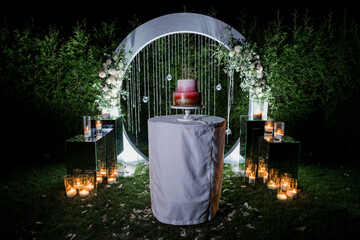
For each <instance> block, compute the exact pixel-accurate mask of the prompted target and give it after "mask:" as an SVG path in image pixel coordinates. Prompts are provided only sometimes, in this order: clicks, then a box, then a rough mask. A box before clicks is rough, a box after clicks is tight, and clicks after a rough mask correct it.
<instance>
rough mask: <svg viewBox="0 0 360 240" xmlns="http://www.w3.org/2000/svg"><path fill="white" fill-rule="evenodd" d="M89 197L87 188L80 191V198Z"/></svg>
mask: <svg viewBox="0 0 360 240" xmlns="http://www.w3.org/2000/svg"><path fill="white" fill-rule="evenodd" d="M88 195H89V191H88V190H86V189H85V188H84V189H82V190H80V191H79V196H80V197H87V196H88Z"/></svg>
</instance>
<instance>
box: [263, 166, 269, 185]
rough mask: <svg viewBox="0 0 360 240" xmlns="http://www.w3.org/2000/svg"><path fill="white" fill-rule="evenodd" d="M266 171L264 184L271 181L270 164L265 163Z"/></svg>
mask: <svg viewBox="0 0 360 240" xmlns="http://www.w3.org/2000/svg"><path fill="white" fill-rule="evenodd" d="M264 168H265V171H264V176H263V183H267V182H268V180H269V167H268V164H267V163H265V167H264Z"/></svg>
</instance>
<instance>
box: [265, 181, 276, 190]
mask: <svg viewBox="0 0 360 240" xmlns="http://www.w3.org/2000/svg"><path fill="white" fill-rule="evenodd" d="M267 187H268V189H271V190H275V189H277V188H278V185H277V184H276V183H274V182H273V181H270V182H269V183H268V185H267Z"/></svg>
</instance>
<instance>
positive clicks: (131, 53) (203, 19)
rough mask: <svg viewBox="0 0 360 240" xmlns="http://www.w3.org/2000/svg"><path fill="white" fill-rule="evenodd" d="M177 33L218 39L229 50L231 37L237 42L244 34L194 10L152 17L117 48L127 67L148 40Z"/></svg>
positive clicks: (241, 39)
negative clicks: (120, 51) (124, 54)
mask: <svg viewBox="0 0 360 240" xmlns="http://www.w3.org/2000/svg"><path fill="white" fill-rule="evenodd" d="M176 33H195V34H199V35H204V36H206V37H209V38H211V39H214V40H216V41H218V42H219V43H221V44H223V45H224V46H225V47H227V48H228V49H230V48H231V46H229V40H230V36H232V37H233V38H235V39H238V40H240V41H244V39H245V38H244V37H243V36H242V35H241V34H240V33H239V32H238V31H236V30H235V29H234V28H232V27H231V26H229V25H228V24H226V23H224V22H222V21H220V20H218V19H216V18H213V17H210V16H206V15H202V14H197V13H173V14H168V15H164V16H161V17H158V18H154V19H152V20H150V21H148V22H146V23H144V24H142V25H140V26H139V27H137V28H136V29H135V30H133V31H132V32H131V33H130V34H129V35H127V37H126V38H125V39H124V40H123V41H122V42H121V43H120V45H119V46H118V47H117V48H116V50H115V52H119V50H120V49H121V48H122V49H124V50H125V53H126V56H125V59H126V68H125V69H127V68H128V66H129V64H130V63H131V61H132V60H133V59H134V58H135V56H136V55H137V54H138V53H139V52H140V51H141V49H143V48H144V47H145V46H147V45H148V44H149V43H151V42H153V41H155V40H156V39H158V38H161V37H164V36H167V35H171V34H176Z"/></svg>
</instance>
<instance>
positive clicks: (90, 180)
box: [84, 169, 95, 191]
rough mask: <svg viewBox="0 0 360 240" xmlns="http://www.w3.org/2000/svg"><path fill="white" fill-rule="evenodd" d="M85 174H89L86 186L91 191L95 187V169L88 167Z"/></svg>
mask: <svg viewBox="0 0 360 240" xmlns="http://www.w3.org/2000/svg"><path fill="white" fill-rule="evenodd" d="M84 174H85V175H86V176H87V179H88V181H86V185H85V188H86V190H88V191H91V190H93V189H94V187H95V171H94V170H92V169H87V170H85V171H84Z"/></svg>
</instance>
